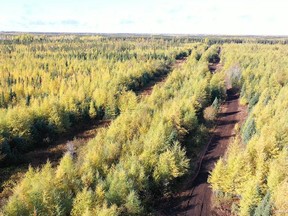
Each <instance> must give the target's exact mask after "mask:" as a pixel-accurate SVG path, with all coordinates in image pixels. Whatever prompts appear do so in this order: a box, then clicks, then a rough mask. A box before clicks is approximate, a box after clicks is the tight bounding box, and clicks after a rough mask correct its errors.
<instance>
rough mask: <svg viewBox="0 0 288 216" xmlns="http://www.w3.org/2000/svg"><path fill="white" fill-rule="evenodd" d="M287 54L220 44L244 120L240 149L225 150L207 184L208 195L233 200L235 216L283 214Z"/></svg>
mask: <svg viewBox="0 0 288 216" xmlns="http://www.w3.org/2000/svg"><path fill="white" fill-rule="evenodd" d="M287 54H288V50H287V47H286V46H283V45H259V44H246V45H236V44H230V45H228V44H225V45H223V49H222V52H221V55H222V60H223V62H224V63H225V65H224V67H225V68H224V69H225V70H226V71H227V75H228V78H229V75H230V77H231V78H230V80H231V79H232V85H233V79H236V81H235V83H236V86H238V87H239V89H241V102H242V103H243V104H248V109H249V116H248V118H247V120H246V122H245V123H244V125H243V126H242V130H241V135H242V141H240V140H239V138H237V139H238V142H239V145H240V146H242V147H241V148H239V145H238V147H237V146H235V145H232V146H231V148H230V147H229V149H228V151H227V159H225V160H223V161H222V162H221V163H220V162H219V165H216V167H215V170H214V171H213V172H212V174H211V183H212V187H213V190H215V191H220V192H222V193H224V194H225V195H227V196H228V194H230V195H231V197H234V198H235V197H237V198H238V200H237V201H236V202H235V200H231V202H234V204H235V205H237V206H239V209H238V210H237V214H239V215H245V216H246V215H249V214H250V215H274V214H275V215H280V214H283V213H284V214H285V212H286V211H287V210H288V209H287V206H288V203H287V194H288V193H287V191H288V185H287V179H288V176H287V173H288V172H287V170H288V164H287V143H288V124H287V119H288V112H287V107H288V102H287V97H288V95H287V92H288V86H287V83H288V73H287V66H288V58H287ZM228 80H229V79H228ZM238 136H239V134H238ZM241 142H243V143H245V145H242V143H241ZM243 163H244V165H243ZM229 167H230V168H229ZM235 173H237V175H235Z"/></svg>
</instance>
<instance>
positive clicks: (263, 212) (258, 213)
mask: <svg viewBox="0 0 288 216" xmlns="http://www.w3.org/2000/svg"><path fill="white" fill-rule="evenodd" d="M270 215H272V205H271V201H270V193H269V192H267V194H266V195H265V196H264V198H263V199H262V201H261V203H260V204H259V205H258V206H257V208H256V209H255V213H254V216H270Z"/></svg>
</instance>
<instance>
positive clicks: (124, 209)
mask: <svg viewBox="0 0 288 216" xmlns="http://www.w3.org/2000/svg"><path fill="white" fill-rule="evenodd" d="M123 43H124V44H125V45H126V46H128V45H129V43H127V44H126V43H125V42H123ZM124 44H123V47H122V48H121V49H124V50H126V49H127V47H126V46H124ZM132 44H133V43H132ZM82 45H83V46H85V45H84V44H82ZM134 45H135V46H136V44H134ZM99 46H100V45H99ZM114 46H116V45H115V44H114ZM139 46H140V45H139ZM199 46H200V48H199V50H197V51H199V52H201V53H203V54H205V51H204V50H205V49H204V48H203V47H202V46H201V45H199ZM114 48H116V47H114ZM118 48H119V47H118ZM119 49H120V48H119ZM110 51H111V50H110ZM143 52H144V51H143ZM176 53H177V52H175V53H174V54H176ZM110 54H111V55H112V53H110ZM115 55H116V54H115ZM139 55H140V54H139ZM168 56H169V55H168ZM150 57H151V58H150ZM150 57H149V58H150V59H149V60H147V62H146V63H147V65H146V66H147V68H146V67H145V66H143V65H142V66H143V67H144V68H145V70H146V72H147V73H149V71H154V70H155V68H158V66H157V65H158V64H157V61H156V62H155V61H154V60H155V58H156V59H157V56H154V57H153V56H150ZM77 58H80V59H82V60H83V61H84V59H86V60H85V61H88V60H89V58H90V57H89V55H86V54H85V53H82V54H79V55H77ZM107 58H108V59H109V61H108V60H107V61H106V60H104V59H102V60H101V61H103V62H104V63H103V64H100V65H101V67H100V65H98V66H99V68H97V69H99V70H103V68H105V67H109V64H110V63H111V62H110V60H111V61H112V59H113V58H112V57H111V59H110V57H107ZM119 58H120V57H119ZM128 58H129V55H128V54H127V55H126V54H125V55H124V54H123V55H122V56H121V61H118V60H117V61H115V62H113V61H112V63H113V64H114V63H115V65H114V66H115V67H116V65H117V67H116V68H118V67H119V70H120V69H121V71H122V70H123V71H124V70H128V71H129V70H130V69H131V65H132V67H133V64H134V63H135V62H134V61H136V62H137V64H140V65H141V63H140V60H139V62H138V61H137V60H136V59H134V57H132V58H131V59H129V60H127V59H128ZM137 58H138V57H137ZM161 58H162V57H161ZM72 59H74V58H72ZM72 59H71V60H69V61H68V64H66V61H63V62H62V64H63V67H64V68H67V67H68V68H69V67H70V65H71V64H73V61H72ZM144 59H145V58H144ZM153 59H154V60H153ZM82 60H81V61H82ZM114 60H115V59H114ZM75 61H76V60H75ZM99 61H100V60H99ZM83 64H84V65H85V63H83ZM95 64H97V63H95ZM135 64H136V63H135ZM155 64H156V65H155ZM207 64H208V62H207V61H206V62H205V61H197V60H196V59H195V57H193V56H191V57H188V58H187V63H185V64H183V65H182V66H181V67H177V68H175V69H174V70H173V71H172V72H171V73H170V74H169V76H168V77H167V80H166V82H165V83H163V84H161V85H159V86H156V87H155V88H154V89H153V92H152V94H151V95H150V96H147V97H143V98H141V100H140V99H138V98H137V96H136V95H135V93H133V92H132V91H127V90H126V87H127V85H126V84H129V85H130V84H131V83H132V84H133V85H132V84H131V86H132V87H131V86H130V87H129V86H128V87H127V89H129V88H133V89H137V88H139V87H140V86H141V85H143V83H141V82H138V81H139V80H138V78H139V77H143V76H142V72H143V71H142V70H136V68H134V69H135V71H134V70H133V72H131V73H130V72H127V74H126V73H124V72H123V73H120V74H117V75H116V74H115V76H119V77H118V78H119V80H118V79H116V80H114V79H111V76H112V74H113V73H112V72H111V71H112V69H113V68H114V66H113V67H112V66H111V68H110V69H109V71H110V70H111V71H110V72H109V73H105V72H102V74H101V76H100V75H99V76H98V72H97V73H95V74H94V73H93V70H92V69H91V70H90V72H89V70H87V71H86V72H85V73H87V74H89V73H92V74H93V76H95V77H93V79H94V78H95V80H97V78H99V79H100V80H101V81H103V83H101V82H99V83H98V82H97V81H95V82H96V83H97V86H98V87H99V86H101V88H98V87H95V89H94V90H93V94H92V96H91V98H86V97H85V94H86V95H89V94H90V93H89V92H90V91H89V90H88V89H89V88H88V87H87V89H86V87H85V85H82V84H81V85H80V86H79V88H78V90H79V89H81V91H79V92H77V94H78V96H77V97H67V98H66V97H63V98H61V100H60V103H58V102H57V101H52V102H50V101H48V100H47V101H46V99H43V110H45V111H43V110H40V111H38V112H36V111H35V119H36V120H37V121H38V119H42V118H40V117H41V116H45V117H46V118H44V120H45V119H47V120H48V124H49V125H52V126H53V127H55V130H56V131H58V133H60V132H61V131H65V130H68V129H69V127H70V123H71V121H70V116H71V113H72V114H73V115H74V116H75V118H76V119H77V118H79V115H82V114H83V113H86V114H88V115H89V114H90V117H92V116H94V114H95V112H94V108H95V110H97V112H96V117H97V118H98V114H99V115H100V113H101V112H100V110H101V109H102V108H103V111H104V112H103V113H105V116H106V117H107V116H110V117H111V116H113V115H117V114H118V113H117V111H118V112H119V111H120V114H119V115H118V117H117V118H116V119H115V120H114V121H113V122H112V123H111V125H110V126H109V127H108V128H103V129H102V130H100V131H99V132H98V133H97V136H96V137H95V138H94V139H92V140H91V141H90V142H88V143H87V145H85V146H83V148H81V150H80V152H79V154H78V155H77V157H72V156H71V155H70V154H69V153H66V154H65V155H64V156H63V158H62V159H61V161H60V164H59V165H58V166H56V167H55V168H54V169H52V168H51V171H49V172H50V173H51V176H53V178H50V177H49V176H50V175H49V176H48V177H47V176H45V172H44V171H43V170H42V169H41V170H39V171H38V170H36V171H34V170H33V172H31V173H30V174H29V175H27V176H26V177H25V178H24V179H23V180H22V181H21V182H20V184H19V185H20V186H19V188H17V190H15V192H14V193H13V196H12V197H11V198H10V200H9V201H8V203H7V205H6V206H5V207H4V211H6V212H7V215H10V213H11V214H12V213H15V212H16V213H19V212H20V213H21V212H24V211H26V212H25V214H26V215H27V214H33V212H34V210H35V209H36V211H37V212H42V211H44V210H45V211H47V212H48V214H50V212H58V213H59V214H60V215H69V214H72V215H79V214H80V215H120V214H121V215H125V214H126V215H141V214H146V213H147V214H148V213H149V212H147V209H149V208H150V204H151V202H153V201H154V200H156V199H158V198H159V197H161V196H163V194H164V193H166V192H168V191H169V190H170V189H171V188H170V186H171V185H172V183H173V181H174V180H175V179H177V178H179V177H181V176H183V175H185V173H186V172H187V170H188V169H189V165H190V162H189V159H188V157H187V155H186V149H187V148H190V149H191V148H194V145H195V146H197V147H199V143H200V142H201V140H200V139H201V138H202V137H203V133H204V132H207V130H205V129H203V127H204V126H203V125H202V127H201V128H199V113H200V112H201V110H203V109H205V108H206V106H207V105H208V104H210V103H211V98H212V96H211V92H212V89H221V88H222V87H223V82H221V83H217V80H220V78H219V77H218V78H217V79H214V81H211V80H212V76H211V74H210V72H209V70H208V65H207ZM67 65H68V66H67ZM50 66H51V65H49V67H48V70H50V69H49V68H50ZM74 66H75V65H74ZM148 66H149V67H148ZM45 67H46V66H45ZM71 67H72V66H71ZM75 67H76V66H75ZM160 68H161V67H160ZM71 69H72V68H71ZM74 69H75V68H74ZM78 69H79V70H80V71H81V70H83V68H81V69H80V67H79V68H78ZM137 69H139V68H138V67H137ZM44 70H46V69H44ZM65 70H66V69H65ZM107 70H108V69H107ZM143 70H144V69H143ZM56 71H57V70H56ZM56 71H54V72H55V73H53V78H51V77H50V78H49V79H55V80H57V76H59V75H57V73H58V72H57V73H56ZM137 71H140V73H139V74H138V73H137ZM155 73H156V72H155ZM158 73H159V72H158ZM152 74H153V73H152ZM126 75H127V76H126ZM54 76H55V77H54ZM71 76H72V75H71ZM78 76H81V74H78V75H77V77H78ZM106 76H107V77H106ZM147 76H148V75H147ZM149 76H150V77H153V76H151V74H150V75H149ZM104 78H105V79H104ZM74 79H75V77H74ZM106 79H107V80H106ZM89 80H90V79H89V78H88V79H85V76H84V77H83V80H82V81H83V82H84V83H85V82H86V81H87V82H88V83H89ZM105 80H106V81H107V82H106V81H105ZM108 80H109V82H108ZM137 80H138V81H137ZM34 82H35V81H34ZM110 82H111V83H110ZM117 82H118V84H119V85H118V84H117ZM90 85H92V86H93V82H91V83H90ZM102 85H103V86H102ZM81 86H82V87H81ZM90 87H91V86H90ZM115 88H116V89H115ZM91 89H93V88H92V87H91ZM108 90H109V91H110V90H111V92H110V93H111V94H110V93H108V92H109V91H108ZM120 90H121V91H120ZM130 90H131V89H130ZM60 91H61V89H60ZM71 91H72V89H71ZM64 92H67V91H66V90H65V91H63V94H64ZM68 92H69V91H68ZM72 92H73V91H72ZM116 93H117V94H116ZM75 94H76V93H75ZM62 99H63V100H65V102H63V104H62ZM91 101H93V102H91ZM33 103H34V102H33V100H32V101H31V105H30V106H29V107H33ZM94 103H95V104H94ZM117 109H118V110H117ZM66 111H69V112H66ZM67 113H68V114H69V115H68V114H67ZM81 113H82V114H81ZM103 113H102V114H103ZM102 114H101V115H102ZM67 116H68V118H67V119H66V117H67ZM105 116H104V117H105ZM66 120H67V121H66ZM68 120H69V121H68ZM39 121H40V120H39ZM20 122H21V121H20ZM44 122H45V121H44ZM24 123H25V121H24ZM41 123H42V120H41V121H40V123H39V124H40V126H41V127H40V126H39V127H37V131H38V128H42V127H43V125H42V124H41ZM44 124H45V123H44ZM44 128H45V127H44ZM39 131H42V129H41V130H40V129H39ZM44 131H46V130H44ZM32 132H33V131H32ZM189 132H193V133H191V139H192V140H193V141H194V140H195V144H194V143H190V144H189V146H187V145H186V142H184V140H185V138H186V136H187V134H188V133H189ZM29 133H31V131H30V130H29V131H27V134H29ZM27 137H28V138H29V136H27ZM49 170H50V168H49ZM47 173H48V172H47ZM41 178H43V179H45V180H43V181H40V179H41ZM34 181H37V183H36V184H32V182H34ZM46 181H49V182H50V183H49V185H48V186H47V185H46V183H45V182H46ZM27 182H28V183H29V184H28V183H27ZM42 183H45V184H42ZM26 190H28V191H33V193H30V192H26ZM35 194H37V196H36V198H35ZM34 200H36V201H37V202H34ZM18 203H21V205H20V204H18ZM36 204H37V205H36ZM19 205H20V206H19ZM22 208H23V209H24V210H22ZM25 214H24V215H25ZM51 214H52V213H51Z"/></svg>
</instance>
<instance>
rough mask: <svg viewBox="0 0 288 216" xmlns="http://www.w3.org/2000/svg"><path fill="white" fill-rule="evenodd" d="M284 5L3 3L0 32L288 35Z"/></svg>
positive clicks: (127, 0) (259, 1) (278, 0)
mask: <svg viewBox="0 0 288 216" xmlns="http://www.w3.org/2000/svg"><path fill="white" fill-rule="evenodd" d="M287 22H288V1H287V3H286V2H285V0H273V1H272V0H240V1H239V0H237V1H235V0H178V1H177V0H101V1H100V0H23V1H21V0H1V5H0V31H34V32H35V31H36V32H93V33H175V34H229V35H234V34H237V35H247V34H248V35H288V27H287Z"/></svg>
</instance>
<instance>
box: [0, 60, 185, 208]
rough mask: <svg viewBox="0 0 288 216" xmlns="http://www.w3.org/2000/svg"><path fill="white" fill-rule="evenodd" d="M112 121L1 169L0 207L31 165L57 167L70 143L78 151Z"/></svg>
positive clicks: (84, 128) (145, 91) (78, 129)
mask: <svg viewBox="0 0 288 216" xmlns="http://www.w3.org/2000/svg"><path fill="white" fill-rule="evenodd" d="M185 61H186V58H183V59H179V60H176V62H175V63H174V64H172V65H170V66H169V67H168V68H169V71H168V73H167V74H163V75H161V76H158V77H156V78H154V79H153V80H151V81H150V82H149V83H148V84H147V85H146V86H144V87H143V88H142V89H140V90H138V91H137V92H135V93H136V94H137V95H138V96H139V97H140V98H141V97H144V96H149V95H151V94H152V91H153V88H154V86H156V85H161V84H163V83H164V82H165V81H166V79H167V77H168V75H169V73H170V72H171V71H172V70H174V69H175V68H178V67H180V66H181V65H182V64H183V63H184V62H185ZM110 124H111V120H110V119H108V120H95V121H91V122H89V124H88V123H85V124H84V123H80V124H79V125H76V126H74V127H73V128H72V130H71V131H70V132H69V133H67V134H66V135H62V136H60V137H59V138H58V139H57V140H56V141H55V142H54V144H52V145H50V146H47V147H43V148H39V149H35V150H34V151H31V152H28V153H26V154H23V156H22V163H21V164H19V165H13V166H9V167H3V168H2V167H1V168H0V173H1V176H0V207H1V206H2V205H3V199H5V198H7V197H9V196H10V195H11V188H13V185H14V184H15V182H17V181H19V179H20V178H21V177H23V175H24V173H25V172H26V171H27V170H28V167H29V165H30V166H32V167H34V168H37V167H41V165H43V164H45V163H46V162H47V160H49V161H50V162H51V163H52V165H53V166H55V165H57V164H58V162H59V160H60V159H61V157H62V156H63V154H64V153H65V152H66V151H67V150H68V148H69V147H68V143H69V142H71V143H73V148H74V149H73V150H75V151H77V149H78V148H79V147H80V146H83V145H85V143H87V142H88V141H89V140H91V139H92V138H94V137H95V136H96V134H97V131H99V129H100V128H104V127H109V125H110Z"/></svg>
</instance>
